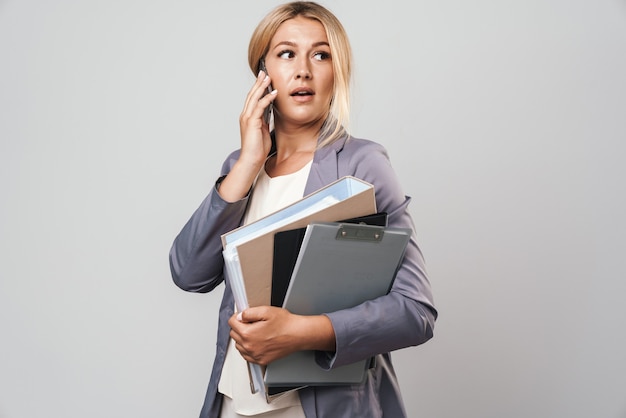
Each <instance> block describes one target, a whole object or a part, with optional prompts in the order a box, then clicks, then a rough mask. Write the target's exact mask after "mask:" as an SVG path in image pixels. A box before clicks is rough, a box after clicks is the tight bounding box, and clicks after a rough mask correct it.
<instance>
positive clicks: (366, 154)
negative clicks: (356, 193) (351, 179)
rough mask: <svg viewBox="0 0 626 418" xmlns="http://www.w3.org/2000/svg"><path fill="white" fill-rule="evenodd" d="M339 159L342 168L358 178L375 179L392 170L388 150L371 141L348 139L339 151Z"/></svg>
mask: <svg viewBox="0 0 626 418" xmlns="http://www.w3.org/2000/svg"><path fill="white" fill-rule="evenodd" d="M337 158H338V161H339V165H340V166H343V168H345V169H347V170H348V171H352V172H353V173H352V174H353V175H356V176H357V177H358V176H359V175H361V176H366V177H375V176H376V175H378V174H380V172H381V171H387V170H390V169H391V162H390V160H389V154H388V153H387V149H386V148H385V147H384V146H383V145H382V144H380V143H379V142H376V141H373V140H371V139H365V138H355V137H350V138H348V139H347V140H346V141H345V142H344V143H343V146H342V147H341V149H340V150H339V151H338V153H337ZM364 180H365V179H364Z"/></svg>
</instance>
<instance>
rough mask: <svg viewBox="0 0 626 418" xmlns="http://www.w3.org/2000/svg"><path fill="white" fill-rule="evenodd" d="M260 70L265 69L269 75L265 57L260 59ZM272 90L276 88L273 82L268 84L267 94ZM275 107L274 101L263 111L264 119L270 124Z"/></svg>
mask: <svg viewBox="0 0 626 418" xmlns="http://www.w3.org/2000/svg"><path fill="white" fill-rule="evenodd" d="M259 70H263V72H264V73H265V75H268V74H267V68H265V60H264V59H263V58H261V61H259ZM272 90H274V89H273V88H272V84H270V85H269V86H267V92H266V93H265V94H270V93H271V92H272ZM273 108H274V105H273V103H270V104H269V106H267V107H266V108H265V110H264V111H263V120H264V121H265V123H267V124H268V125H269V123H270V119H271V118H272V110H273Z"/></svg>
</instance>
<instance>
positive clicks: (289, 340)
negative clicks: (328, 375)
mask: <svg viewBox="0 0 626 418" xmlns="http://www.w3.org/2000/svg"><path fill="white" fill-rule="evenodd" d="M228 324H229V325H230V327H231V331H230V336H231V338H232V339H233V340H234V341H235V346H236V348H237V350H238V351H239V352H240V353H241V355H242V356H243V358H244V359H246V360H247V361H249V362H252V363H257V364H261V365H267V364H269V363H271V362H272V361H274V360H277V359H279V358H281V357H285V356H287V355H289V354H291V353H293V352H295V351H299V350H334V347H335V333H334V330H333V328H332V324H331V322H330V319H328V317H326V316H325V315H317V316H302V315H294V314H292V313H290V312H289V311H287V310H286V309H283V308H277V307H274V306H258V307H253V308H248V309H246V310H244V311H243V312H241V313H239V314H235V315H233V316H232V317H231V318H230V319H229V320H228Z"/></svg>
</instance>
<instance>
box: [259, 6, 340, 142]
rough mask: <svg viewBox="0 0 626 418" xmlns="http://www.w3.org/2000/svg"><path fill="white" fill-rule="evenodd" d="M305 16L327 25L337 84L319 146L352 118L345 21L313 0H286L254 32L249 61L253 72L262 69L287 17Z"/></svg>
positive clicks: (331, 140)
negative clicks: (263, 60)
mask: <svg viewBox="0 0 626 418" xmlns="http://www.w3.org/2000/svg"><path fill="white" fill-rule="evenodd" d="M297 16H302V17H305V18H308V19H313V20H317V21H318V22H320V23H321V24H322V26H324V29H325V31H326V36H327V37H328V43H329V45H330V53H331V56H332V64H333V73H334V86H333V97H332V99H331V104H330V110H329V114H328V116H327V118H326V122H325V123H324V125H323V126H322V130H321V132H320V137H322V138H323V140H322V141H321V142H320V144H319V146H320V147H322V146H324V145H327V144H330V143H332V142H334V141H336V140H337V139H339V138H340V137H342V136H343V135H344V134H346V133H347V132H346V127H347V126H348V125H349V121H350V77H351V74H352V49H351V47H350V42H349V40H348V35H347V34H346V31H345V29H344V28H343V25H342V24H341V22H340V21H339V19H337V17H336V16H335V15H334V14H332V13H331V12H330V11H329V10H328V9H326V8H325V7H323V6H321V5H319V4H317V3H315V2H312V1H294V2H291V3H285V4H282V5H280V6H278V7H276V8H275V9H274V10H272V11H271V12H270V13H268V14H267V15H266V16H265V17H264V18H263V20H261V22H259V24H258V26H257V27H256V29H255V30H254V32H253V33H252V37H251V38H250V44H249V46H248V65H249V66H250V69H251V70H252V73H253V74H254V75H257V74H258V73H259V70H260V68H259V64H260V62H261V59H262V58H263V57H265V55H266V54H267V52H268V50H269V47H270V42H271V40H272V38H273V37H274V34H275V33H276V31H277V30H278V27H279V26H280V25H281V24H282V23H283V22H285V21H287V20H289V19H293V18H295V17H297Z"/></svg>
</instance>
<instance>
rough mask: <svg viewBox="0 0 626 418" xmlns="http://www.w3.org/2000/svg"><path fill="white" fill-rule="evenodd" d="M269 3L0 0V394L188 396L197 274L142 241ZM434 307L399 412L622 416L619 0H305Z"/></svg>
mask: <svg viewBox="0 0 626 418" xmlns="http://www.w3.org/2000/svg"><path fill="white" fill-rule="evenodd" d="M275 4H277V3H276V2H274V1H267V0H262V1H232V2H219V3H217V2H209V1H196V0H181V1H176V2H173V1H147V0H125V1H118V0H113V1H95V0H93V1H77V0H57V1H54V2H47V1H34V0H22V1H15V0H3V1H0V173H1V174H0V201H1V206H0V263H1V264H0V265H1V268H0V333H1V336H2V337H1V340H2V342H1V344H0V417H2V418H22V417H28V418H30V417H36V416H48V417H64V418H74V417H86V416H89V417H113V416H115V417H151V418H161V417H163V418H170V417H177V418H178V417H194V416H197V414H198V412H199V408H200V405H201V402H202V399H203V396H204V390H205V387H206V383H207V380H208V377H209V370H210V366H211V362H212V357H213V353H214V335H215V316H216V313H217V304H218V301H219V299H220V294H221V292H220V291H218V292H215V293H214V294H208V295H196V294H188V293H184V292H182V291H180V290H178V289H177V288H176V287H175V286H174V285H173V284H172V283H171V281H170V277H169V269H168V262H167V254H168V251H169V247H170V244H171V242H172V240H173V238H174V236H175V235H176V234H177V232H178V231H179V229H180V228H181V227H182V225H183V223H184V222H185V221H186V220H187V218H188V216H189V215H190V214H191V212H192V211H193V210H194V209H195V208H196V206H197V205H198V204H199V202H200V201H201V199H202V198H203V197H204V195H205V194H206V193H207V190H208V189H209V188H210V187H211V185H212V183H213V181H214V179H215V177H216V175H217V172H218V169H219V165H220V164H221V161H222V159H223V157H224V156H225V155H226V153H227V152H229V151H230V150H232V149H234V148H235V147H237V145H238V141H239V137H238V124H237V118H238V115H239V111H240V109H241V106H242V104H243V100H244V97H245V94H246V92H247V90H248V88H249V86H250V85H251V83H252V75H251V74H249V71H248V70H247V67H246V48H247V42H248V38H249V36H250V34H251V32H252V29H253V27H254V26H255V25H256V22H257V21H258V20H259V19H260V18H261V17H262V16H263V15H264V14H265V13H266V12H267V11H268V10H269V9H270V8H271V7H273V6H274V5H275ZM324 4H325V5H327V6H328V7H329V8H330V9H331V10H333V11H334V12H335V13H336V14H337V15H338V16H339V17H340V19H342V21H343V22H344V23H345V26H346V29H347V30H348V33H349V35H350V37H351V40H352V43H353V47H354V53H355V59H356V61H355V65H356V73H355V83H354V88H355V92H354V119H353V125H352V131H353V133H354V134H355V135H356V136H363V137H368V138H371V139H375V140H378V141H380V142H382V143H384V144H385V145H386V146H387V148H388V150H389V153H390V156H391V159H392V163H393V164H394V166H395V168H396V169H397V171H398V173H399V174H400V176H401V178H402V182H403V184H404V187H405V188H406V193H407V194H409V195H411V196H412V197H413V201H412V206H411V210H412V213H413V215H414V218H415V223H416V228H417V231H418V235H419V240H420V244H421V246H422V249H423V251H424V253H425V256H426V259H427V263H428V267H429V271H430V274H431V276H432V284H433V288H434V292H435V296H436V301H437V304H438V307H439V309H440V312H441V316H440V319H439V321H438V323H437V329H436V336H435V338H434V339H433V340H432V341H430V342H429V343H427V344H426V345H423V346H421V347H417V348H408V349H404V350H400V351H399V352H397V353H395V362H396V366H397V369H398V374H399V379H400V382H401V385H402V388H403V391H404V394H405V398H406V404H407V408H408V411H409V415H410V416H411V417H429V418H457V417H475V418H487V417H493V418H501V417H514V418H522V417H568V418H572V417H580V418H588V417H607V418H608V417H615V418H617V417H620V418H624V417H626V354H625V353H626V332H625V331H624V329H626V327H625V325H626V308H625V307H624V302H623V300H624V297H625V294H626V280H625V279H626V277H625V274H624V273H626V268H624V264H623V263H624V261H623V260H624V255H623V254H624V250H625V246H624V236H625V233H626V227H625V225H626V224H625V222H624V213H625V212H626V204H625V203H624V194H625V193H624V192H625V187H624V178H626V169H625V168H624V164H623V161H622V160H623V159H624V156H625V152H624V151H625V145H624V142H625V140H626V122H625V120H626V118H625V116H626V81H625V79H626V78H625V77H624V75H625V74H626V4H625V3H624V2H623V1H618V0H596V1H593V2H592V1H581V0H573V1H560V0H528V1H523V2H522V1H518V2H512V1H494V0H479V1H475V2H464V1H458V0H456V1H455V0H442V1H437V2H435V1H411V2H409V1H404V2H401V1H395V0H390V1H386V2H371V3H370V2H362V1H356V0H351V1H348V0H346V1H332V0H327V1H325V2H324Z"/></svg>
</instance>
